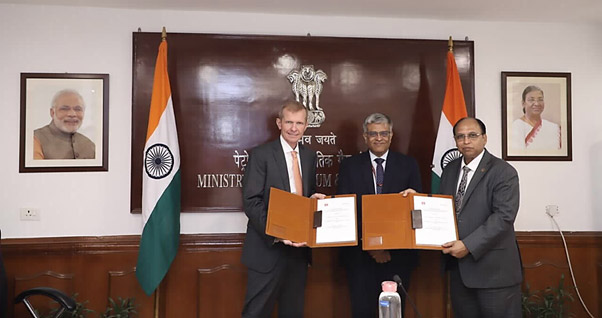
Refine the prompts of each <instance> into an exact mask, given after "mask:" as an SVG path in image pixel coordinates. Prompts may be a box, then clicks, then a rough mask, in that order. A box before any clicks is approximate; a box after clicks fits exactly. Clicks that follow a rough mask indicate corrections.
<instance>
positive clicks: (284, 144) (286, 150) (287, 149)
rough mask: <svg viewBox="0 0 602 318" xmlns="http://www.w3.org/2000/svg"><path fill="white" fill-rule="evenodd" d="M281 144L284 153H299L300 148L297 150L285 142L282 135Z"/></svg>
mask: <svg viewBox="0 0 602 318" xmlns="http://www.w3.org/2000/svg"><path fill="white" fill-rule="evenodd" d="M280 144H281V145H282V151H284V153H289V152H291V151H293V150H296V151H297V152H299V146H297V147H295V149H293V148H292V147H291V145H289V144H288V142H286V140H284V137H282V135H280Z"/></svg>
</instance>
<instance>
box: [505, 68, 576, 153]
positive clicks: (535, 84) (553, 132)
mask: <svg viewBox="0 0 602 318" xmlns="http://www.w3.org/2000/svg"><path fill="white" fill-rule="evenodd" d="M523 95H524V96H525V98H524V99H525V100H523ZM502 158H503V159H504V160H515V161H572V136H571V73H547V72H502Z"/></svg>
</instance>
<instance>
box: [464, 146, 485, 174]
mask: <svg viewBox="0 0 602 318" xmlns="http://www.w3.org/2000/svg"><path fill="white" fill-rule="evenodd" d="M484 153H485V149H483V151H481V153H480V154H479V155H478V156H476V157H475V158H474V159H472V161H471V162H470V163H469V164H466V163H464V158H462V168H464V167H466V166H468V168H470V171H473V172H474V171H477V168H479V164H480V163H481V159H483V154H484Z"/></svg>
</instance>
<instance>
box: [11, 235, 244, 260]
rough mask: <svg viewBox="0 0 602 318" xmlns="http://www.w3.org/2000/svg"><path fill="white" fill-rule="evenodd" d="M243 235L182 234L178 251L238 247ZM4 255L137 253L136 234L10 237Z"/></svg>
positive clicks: (138, 238)
mask: <svg viewBox="0 0 602 318" xmlns="http://www.w3.org/2000/svg"><path fill="white" fill-rule="evenodd" d="M243 240H244V234H241V233H225V234H182V235H180V251H182V250H184V251H201V250H209V249H210V250H216V249H228V248H241V247H242V243H243ZM1 242H2V243H1V246H2V253H3V254H4V255H6V256H8V255H20V254H26V255H49V254H112V253H123V252H137V251H138V248H139V247H140V235H114V236H73V237H38V238H19V239H15V238H11V239H2V240H1Z"/></svg>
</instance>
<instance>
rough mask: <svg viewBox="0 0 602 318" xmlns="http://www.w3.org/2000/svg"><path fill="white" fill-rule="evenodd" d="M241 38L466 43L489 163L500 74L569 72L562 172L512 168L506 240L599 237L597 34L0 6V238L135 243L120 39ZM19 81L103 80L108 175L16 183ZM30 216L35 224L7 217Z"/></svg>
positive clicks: (497, 147)
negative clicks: (569, 121) (557, 229)
mask: <svg viewBox="0 0 602 318" xmlns="http://www.w3.org/2000/svg"><path fill="white" fill-rule="evenodd" d="M161 26H166V27H167V28H168V31H169V32H191V33H242V34H278V35H305V34H307V33H308V32H310V33H311V34H312V35H315V36H354V37H392V38H427V39H447V37H448V36H450V35H452V36H453V37H454V38H457V39H463V38H464V37H465V36H468V37H469V39H471V40H474V41H475V68H476V72H475V77H476V101H477V116H479V117H480V118H481V119H483V120H484V121H485V123H486V124H487V126H488V135H489V144H488V149H489V150H490V151H491V152H493V153H494V154H496V155H498V156H499V155H500V154H501V102H500V99H501V97H500V94H501V93H500V82H501V80H500V72H501V71H550V72H552V71H553V72H571V73H572V81H573V85H572V93H573V98H572V105H573V108H572V118H573V161H572V162H512V164H513V165H514V166H515V167H516V168H517V169H518V171H519V174H520V178H521V190H522V191H521V192H522V193H521V194H522V197H521V210H520V213H519V216H518V219H517V222H516V228H517V229H518V230H535V231H537V230H544V231H545V230H552V229H553V226H552V223H551V222H550V221H549V220H548V219H547V217H546V216H545V215H544V207H545V205H548V204H556V205H558V206H559V207H560V215H559V216H558V217H557V220H558V222H559V223H560V224H561V226H562V228H563V229H564V230H574V231H601V230H602V218H597V217H596V215H597V214H599V213H600V212H601V211H600V210H601V208H600V206H601V205H602V198H601V195H602V168H601V166H602V164H600V161H601V160H602V129H600V128H599V127H598V126H597V125H598V122H599V121H600V119H601V118H602V107H600V103H599V99H598V98H597V93H599V92H600V90H601V87H602V72H601V70H602V42H601V40H600V38H602V32H601V31H600V28H599V26H577V25H562V24H535V23H533V24H530V23H490V22H462V21H432V20H401V19H376V18H363V19H360V18H345V17H325V16H319V17H318V16H290V15H289V16H285V15H262V14H243V13H240V14H226V13H215V12H184V11H180V12H178V11H152V10H123V9H99V8H75V7H52V6H22V5H0V41H1V42H0V43H1V44H0V48H1V49H0V65H1V67H0V87H1V88H2V89H0V134H1V135H2V136H4V142H3V143H2V147H1V149H2V150H1V151H0V167H2V171H3V173H2V181H0V227H1V228H2V232H3V233H2V234H3V237H5V238H8V237H13V238H14V237H46V236H79V235H85V236H88V235H98V236H102V235H118V234H139V233H140V232H141V217H140V215H132V214H130V213H129V193H130V184H129V180H130V177H129V175H130V139H131V138H130V136H131V133H130V131H131V124H130V123H131V83H132V65H131V61H132V32H133V31H135V30H137V29H138V27H141V28H142V30H143V31H150V32H159V31H160V29H161ZM21 72H70V73H78V72H79V73H108V74H110V120H109V123H110V129H109V132H110V134H109V142H110V148H109V149H110V150H109V171H108V172H94V173H92V172H90V173H51V174H48V173H19V172H18V167H19V162H18V157H19V134H18V132H19V105H20V96H19V92H20V75H19V74H20V73H21ZM21 207H30V208H37V209H40V212H41V217H42V220H41V221H40V222H33V221H31V222H23V221H20V220H19V208H21ZM181 220H182V221H181V224H182V233H215V232H222V233H237V232H244V230H245V226H246V218H245V216H244V215H243V214H238V213H226V214H184V215H182V219H181Z"/></svg>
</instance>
